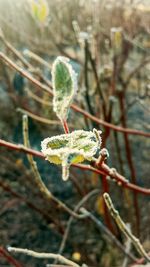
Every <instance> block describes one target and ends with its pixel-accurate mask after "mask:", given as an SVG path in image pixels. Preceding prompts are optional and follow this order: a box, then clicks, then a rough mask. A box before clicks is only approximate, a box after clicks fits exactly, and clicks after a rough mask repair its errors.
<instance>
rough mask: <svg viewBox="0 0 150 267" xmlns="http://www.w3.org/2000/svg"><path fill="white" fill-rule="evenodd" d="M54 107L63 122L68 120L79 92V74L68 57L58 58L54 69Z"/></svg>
mask: <svg viewBox="0 0 150 267" xmlns="http://www.w3.org/2000/svg"><path fill="white" fill-rule="evenodd" d="M52 84H53V92H54V99H53V107H54V111H55V112H56V114H57V116H58V117H59V119H60V120H61V121H63V120H66V119H67V116H68V111H69V108H70V105H71V103H72V100H73V97H74V94H75V92H76V91H77V74H76V73H75V71H74V70H73V68H72V66H71V65H70V64H69V59H68V58H66V57H57V58H56V60H55V61H54V63H53V67H52Z"/></svg>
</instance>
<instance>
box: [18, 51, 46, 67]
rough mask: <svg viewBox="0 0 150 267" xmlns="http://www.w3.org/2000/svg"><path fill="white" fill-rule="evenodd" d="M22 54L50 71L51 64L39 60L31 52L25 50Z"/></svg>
mask: <svg viewBox="0 0 150 267" xmlns="http://www.w3.org/2000/svg"><path fill="white" fill-rule="evenodd" d="M23 54H24V55H25V56H27V57H29V58H31V59H33V60H35V61H36V62H38V63H40V64H41V65H43V66H45V67H46V68H48V69H51V64H50V63H48V62H47V61H46V60H44V59H43V58H41V57H40V56H38V55H37V54H35V53H33V52H32V51H30V50H28V49H26V50H25V51H24V52H23Z"/></svg>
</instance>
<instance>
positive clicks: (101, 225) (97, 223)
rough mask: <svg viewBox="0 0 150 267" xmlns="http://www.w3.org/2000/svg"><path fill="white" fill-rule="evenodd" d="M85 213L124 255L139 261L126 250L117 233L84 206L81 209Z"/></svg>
mask: <svg viewBox="0 0 150 267" xmlns="http://www.w3.org/2000/svg"><path fill="white" fill-rule="evenodd" d="M80 210H81V211H82V212H83V214H86V215H87V216H88V217H89V218H90V219H91V220H92V221H93V222H94V223H95V224H96V225H97V227H98V228H99V229H100V231H102V233H103V234H105V235H106V236H107V237H108V238H109V240H110V241H111V242H112V243H113V244H115V245H116V246H117V247H118V248H119V250H121V251H122V252H123V253H124V255H126V256H127V257H129V258H130V259H131V260H132V261H134V262H137V261H138V260H137V259H136V258H135V256H134V255H133V254H132V253H130V252H128V251H126V250H125V248H124V246H123V245H122V244H121V243H120V241H119V240H118V239H117V238H116V237H115V235H113V234H112V232H111V231H110V230H109V229H108V228H107V227H106V226H105V225H104V224H103V223H102V222H101V221H100V219H97V218H96V217H95V216H94V215H93V214H92V213H91V212H89V211H88V210H86V209H84V208H82V209H80Z"/></svg>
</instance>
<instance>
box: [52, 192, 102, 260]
mask: <svg viewBox="0 0 150 267" xmlns="http://www.w3.org/2000/svg"><path fill="white" fill-rule="evenodd" d="M98 193H99V190H98V189H95V190H92V191H91V192H89V193H88V194H87V195H86V196H84V197H83V198H82V199H81V200H80V202H79V203H78V204H77V205H76V206H75V208H74V212H77V211H78V210H79V209H80V207H81V206H83V205H84V204H85V203H86V202H87V201H88V200H89V199H90V198H91V197H93V196H94V195H96V194H98ZM73 219H74V217H73V216H70V218H69V220H68V222H67V227H66V230H65V233H64V235H63V239H62V241H61V244H60V248H59V251H58V253H59V254H62V253H63V251H64V248H65V244H66V241H67V238H68V235H69V230H70V228H71V224H72V222H73ZM55 263H56V262H55Z"/></svg>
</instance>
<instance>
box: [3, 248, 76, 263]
mask: <svg viewBox="0 0 150 267" xmlns="http://www.w3.org/2000/svg"><path fill="white" fill-rule="evenodd" d="M7 250H8V251H9V252H14V253H22V254H25V255H27V256H31V257H34V258H39V259H57V260H58V261H59V262H61V263H64V264H67V265H69V266H70V265H71V266H73V267H80V265H78V264H77V263H75V262H73V261H71V260H68V259H66V258H65V257H63V256H62V255H59V254H54V253H44V252H36V251H33V250H29V249H23V248H16V247H8V248H7Z"/></svg>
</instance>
